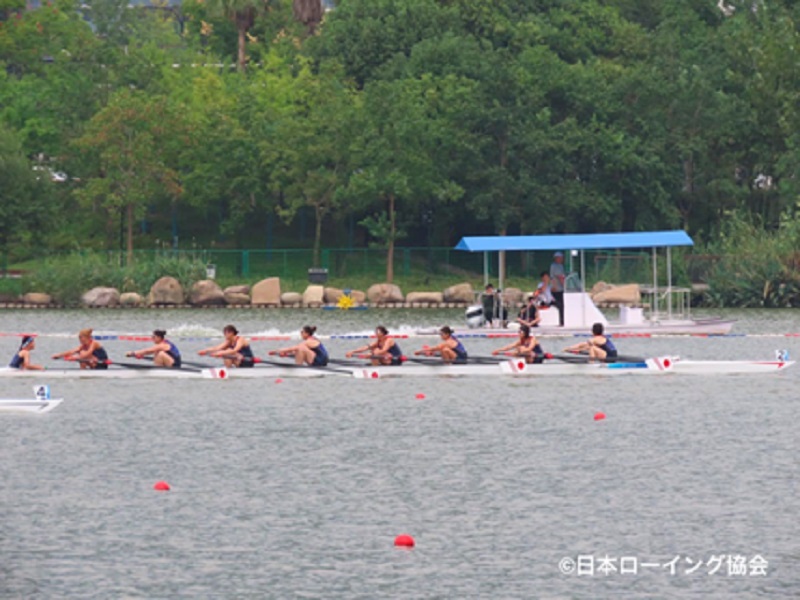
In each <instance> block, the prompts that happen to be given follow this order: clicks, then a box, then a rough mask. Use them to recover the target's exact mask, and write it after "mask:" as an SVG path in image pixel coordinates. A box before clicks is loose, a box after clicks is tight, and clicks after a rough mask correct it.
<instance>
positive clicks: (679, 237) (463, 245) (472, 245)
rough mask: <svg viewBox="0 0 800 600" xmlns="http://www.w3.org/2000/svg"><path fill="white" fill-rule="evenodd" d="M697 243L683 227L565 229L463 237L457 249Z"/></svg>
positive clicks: (602, 246) (632, 246)
mask: <svg viewBox="0 0 800 600" xmlns="http://www.w3.org/2000/svg"><path fill="white" fill-rule="evenodd" d="M674 246H694V242H693V241H692V238H690V237H689V234H687V233H686V232H685V231H683V230H682V229H678V230H675V231H642V232H638V231H636V232H627V233H564V234H553V235H491V236H474V237H463V238H461V241H460V242H458V245H457V246H456V250H466V251H467V252H499V251H502V250H508V251H514V250H517V251H525V250H615V249H618V248H669V247H674Z"/></svg>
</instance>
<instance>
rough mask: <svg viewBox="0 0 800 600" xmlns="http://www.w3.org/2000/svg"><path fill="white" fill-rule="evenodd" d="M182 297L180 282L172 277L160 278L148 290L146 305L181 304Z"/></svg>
mask: <svg viewBox="0 0 800 600" xmlns="http://www.w3.org/2000/svg"><path fill="white" fill-rule="evenodd" d="M183 302H184V295H183V288H182V287H181V284H180V282H179V281H178V280H177V279H175V278H174V277H162V278H161V279H159V280H158V281H156V282H155V283H154V284H153V287H151V288H150V294H149V295H148V296H147V303H148V304H170V305H174V304H183Z"/></svg>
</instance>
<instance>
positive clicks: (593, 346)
mask: <svg viewBox="0 0 800 600" xmlns="http://www.w3.org/2000/svg"><path fill="white" fill-rule="evenodd" d="M564 352H573V353H576V354H588V355H589V356H590V357H591V358H599V359H600V360H606V361H608V362H614V360H609V359H616V358H617V348H616V346H614V342H612V341H611V336H607V335H605V334H604V329H603V324H602V323H595V324H594V325H592V337H591V338H589V339H588V340H587V341H585V342H581V343H579V344H575V345H574V346H570V347H569V348H564Z"/></svg>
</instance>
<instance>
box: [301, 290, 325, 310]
mask: <svg viewBox="0 0 800 600" xmlns="http://www.w3.org/2000/svg"><path fill="white" fill-rule="evenodd" d="M324 301H325V288H324V287H323V286H321V285H309V286H308V287H307V288H306V291H305V292H303V306H308V307H311V308H319V307H320V306H322V303H323V302H324Z"/></svg>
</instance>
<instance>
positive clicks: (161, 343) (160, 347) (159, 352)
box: [125, 329, 181, 369]
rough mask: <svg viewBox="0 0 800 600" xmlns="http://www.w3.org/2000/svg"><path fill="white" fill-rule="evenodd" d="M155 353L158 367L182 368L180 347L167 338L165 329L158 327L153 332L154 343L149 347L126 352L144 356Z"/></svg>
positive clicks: (129, 354) (154, 360)
mask: <svg viewBox="0 0 800 600" xmlns="http://www.w3.org/2000/svg"><path fill="white" fill-rule="evenodd" d="M150 354H152V355H153V364H154V365H155V366H156V367H166V368H168V369H180V368H181V353H180V350H178V347H177V346H176V345H175V344H173V343H172V342H170V341H169V340H168V339H167V332H166V331H164V330H163V329H156V330H155V331H154V332H153V345H152V346H150V347H149V348H143V349H142V350H136V351H135V352H126V353H125V356H133V357H135V358H142V357H144V356H148V355H150Z"/></svg>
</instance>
